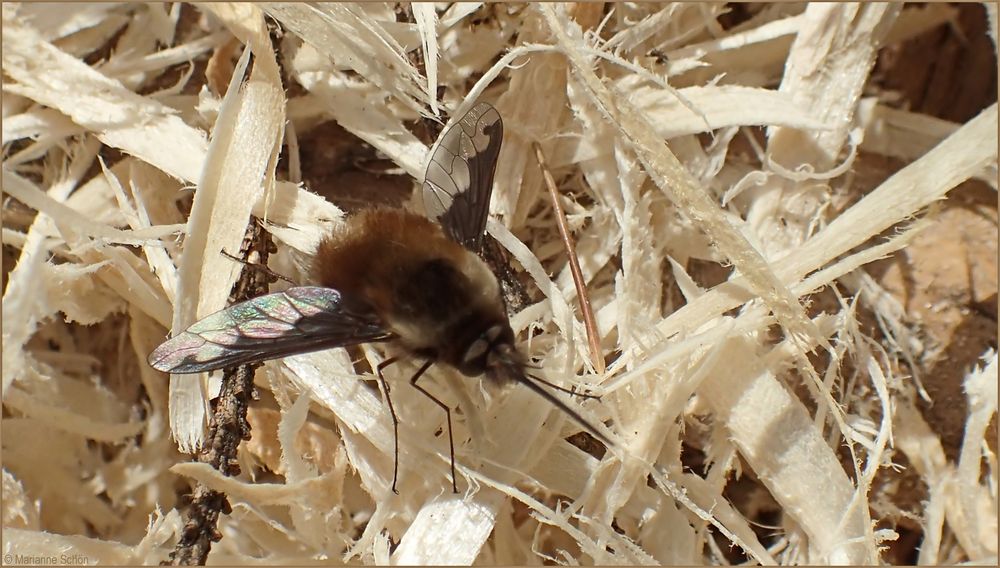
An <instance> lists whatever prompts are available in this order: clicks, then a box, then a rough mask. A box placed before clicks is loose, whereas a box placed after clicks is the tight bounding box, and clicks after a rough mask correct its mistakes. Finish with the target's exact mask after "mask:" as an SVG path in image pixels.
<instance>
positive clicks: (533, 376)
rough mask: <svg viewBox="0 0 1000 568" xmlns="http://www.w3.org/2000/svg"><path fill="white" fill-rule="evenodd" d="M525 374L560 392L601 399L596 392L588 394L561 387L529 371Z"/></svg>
mask: <svg viewBox="0 0 1000 568" xmlns="http://www.w3.org/2000/svg"><path fill="white" fill-rule="evenodd" d="M527 375H528V376H529V377H531V378H532V379H534V380H536V381H538V382H540V383H542V384H543V385H548V386H550V387H552V388H554V389H556V390H557V391H562V392H564V393H566V394H571V395H573V396H579V397H581V398H591V399H594V400H601V397H600V396H598V395H596V394H589V393H585V392H576V391H575V390H573V389H568V388H565V387H561V386H559V385H557V384H554V383H550V382H549V381H546V380H545V379H543V378H541V377H539V376H538V375H532V374H530V373H527Z"/></svg>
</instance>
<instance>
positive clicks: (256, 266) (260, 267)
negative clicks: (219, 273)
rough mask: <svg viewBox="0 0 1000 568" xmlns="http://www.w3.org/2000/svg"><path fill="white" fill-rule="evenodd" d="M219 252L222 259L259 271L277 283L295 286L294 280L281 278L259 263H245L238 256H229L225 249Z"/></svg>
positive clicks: (285, 277)
mask: <svg viewBox="0 0 1000 568" xmlns="http://www.w3.org/2000/svg"><path fill="white" fill-rule="evenodd" d="M219 252H220V253H222V256H224V257H226V258H228V259H230V260H235V261H236V262H238V263H240V264H242V265H244V266H248V267H250V268H252V269H254V270H259V271H261V272H263V273H264V274H267V275H268V276H270V277H271V278H273V279H274V280H275V281H277V280H284V281H285V282H288V283H289V284H291V285H292V286H295V285H296V282H295V281H294V280H292V279H291V278H288V277H287V276H282V275H281V274H278V273H277V272H275V271H273V270H271V269H270V268H268V267H267V265H265V264H259V263H256V262H250V261H247V260H243V259H242V258H240V257H238V256H234V255H232V254H229V252H228V251H226V249H222V250H221V251H219Z"/></svg>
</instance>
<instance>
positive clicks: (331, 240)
mask: <svg viewBox="0 0 1000 568" xmlns="http://www.w3.org/2000/svg"><path fill="white" fill-rule="evenodd" d="M313 278H314V280H315V281H316V283H317V284H319V285H321V286H325V287H328V288H333V289H336V290H340V291H341V292H342V293H343V294H344V296H345V297H347V298H353V299H356V300H360V301H363V302H365V303H366V304H367V306H369V307H370V308H371V310H372V311H374V312H375V315H376V316H377V317H378V319H379V321H381V322H382V325H383V327H384V328H385V329H386V330H387V331H389V332H390V333H391V334H392V335H393V336H394V338H395V339H397V340H398V342H399V343H400V344H401V345H402V346H403V347H405V348H406V349H407V350H409V351H410V352H412V353H413V354H415V355H418V356H420V357H423V358H425V359H429V360H436V361H441V362H443V363H446V364H448V365H450V366H452V367H455V368H456V369H458V370H459V371H461V372H462V373H463V374H465V375H467V376H479V375H481V374H483V373H484V372H486V371H488V370H489V369H490V368H491V365H489V363H490V362H492V359H491V355H493V350H494V348H497V347H499V346H500V345H507V346H511V347H512V346H513V342H514V333H513V332H512V331H511V329H510V324H509V322H508V320H507V315H506V313H505V311H504V305H503V300H502V299H501V297H500V287H499V285H498V283H497V280H496V277H495V276H494V275H493V273H492V272H491V271H490V269H489V267H488V266H487V265H486V263H485V262H483V260H482V259H481V258H479V257H478V256H477V255H475V254H473V253H471V252H470V251H469V250H468V249H466V248H465V247H463V246H461V245H459V244H458V243H456V242H455V241H453V240H451V239H450V238H449V237H447V236H446V235H445V234H444V232H443V231H442V230H441V227H440V225H438V224H436V223H434V222H431V221H430V220H428V219H427V218H425V217H422V216H420V215H416V214H414V213H410V212H408V211H404V210H400V209H370V210H366V211H361V212H359V213H357V214H355V215H353V216H352V217H350V218H349V219H348V220H347V221H346V223H344V225H343V226H341V227H340V228H339V229H338V230H337V231H335V232H334V233H333V234H332V235H331V236H330V237H328V238H327V239H325V240H324V241H323V242H322V243H321V244H320V246H319V249H318V251H317V253H316V259H315V261H314V263H313Z"/></svg>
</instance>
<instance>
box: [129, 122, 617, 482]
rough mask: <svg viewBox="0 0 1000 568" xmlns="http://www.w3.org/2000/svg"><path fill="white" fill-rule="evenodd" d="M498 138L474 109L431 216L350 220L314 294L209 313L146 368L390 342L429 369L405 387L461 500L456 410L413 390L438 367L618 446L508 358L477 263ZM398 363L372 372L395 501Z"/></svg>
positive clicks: (503, 318) (230, 362) (326, 254)
mask: <svg viewBox="0 0 1000 568" xmlns="http://www.w3.org/2000/svg"><path fill="white" fill-rule="evenodd" d="M502 138H503V123H502V122H501V120H500V114H499V113H498V112H497V111H496V109H494V108H493V107H492V106H490V105H489V104H487V103H478V104H476V105H475V106H474V107H472V109H471V110H470V111H469V112H468V113H467V114H466V115H465V116H463V117H462V119H461V120H459V121H458V122H457V123H455V124H454V125H453V126H451V127H450V128H448V129H447V130H445V131H444V133H443V134H442V135H441V137H440V138H439V139H438V141H437V142H436V143H435V145H434V147H433V148H431V152H430V161H429V162H428V166H427V173H426V175H425V176H424V177H425V179H424V185H423V198H424V205H425V209H426V212H427V217H423V216H420V215H416V214H414V213H410V212H407V211H404V210H400V209H368V210H363V211H361V212H359V213H356V214H354V215H352V216H351V217H349V218H348V219H347V220H346V222H345V223H344V224H343V225H342V226H341V227H339V228H338V229H336V230H335V231H334V232H333V233H332V234H331V235H330V236H329V237H327V238H326V239H324V240H323V241H322V242H321V243H320V245H319V248H318V250H317V253H316V255H315V259H314V261H313V267H312V276H313V279H314V281H315V282H316V283H317V284H318V286H299V287H293V288H289V289H287V290H285V291H283V292H277V293H274V294H267V295H265V296H260V297H258V298H253V299H251V300H248V301H246V302H242V303H239V304H235V305H233V306H230V307H228V308H226V309H224V310H221V311H219V312H216V313H214V314H212V315H210V316H208V317H206V318H204V319H202V320H200V321H198V322H196V323H195V324H193V325H192V326H191V327H189V328H187V329H186V330H185V331H183V332H182V333H180V334H178V335H177V336H176V337H173V338H172V339H170V340H168V341H166V342H165V343H163V344H162V345H160V346H159V347H157V348H156V349H155V350H154V351H153V352H152V353H151V354H150V355H149V364H150V366H152V367H153V368H154V369H158V370H160V371H165V372H169V373H198V372H202V371H210V370H214V369H221V368H223V367H231V366H236V365H241V364H246V363H254V362H259V361H264V360H268V359H275V358H279V357H284V356H288V355H294V354H297V353H307V352H310V351H318V350H322V349H330V348H333V347H344V346H348V345H355V344H359V343H367V342H375V341H394V342H396V344H397V345H400V346H402V347H403V349H404V351H405V352H406V353H408V354H409V355H411V356H413V357H416V358H419V359H423V360H424V363H423V364H422V365H421V366H420V367H419V369H418V370H417V372H416V373H415V374H414V375H413V377H412V378H411V379H410V384H411V385H413V386H414V387H415V388H416V389H417V390H419V391H420V392H421V393H423V394H424V395H426V396H427V397H429V398H430V399H431V400H433V401H434V402H435V403H436V404H437V405H438V406H440V407H441V408H442V409H444V411H445V414H446V416H447V419H448V442H449V445H450V449H451V478H452V488H453V489H454V490H455V492H456V493H457V492H458V486H457V483H456V481H455V443H454V440H453V438H452V433H451V411H450V410H449V408H448V406H447V405H446V404H444V403H443V402H441V401H440V400H438V399H437V398H435V397H434V396H433V395H432V394H431V393H430V392H428V391H426V390H425V389H424V388H423V387H421V386H420V385H418V384H417V380H418V379H419V378H420V377H421V376H422V375H423V373H424V372H425V371H426V370H427V369H428V368H429V367H430V366H431V365H432V364H434V363H435V362H440V363H445V364H447V365H449V366H451V367H453V368H455V369H457V370H458V371H459V372H461V373H462V374H464V375H466V376H468V377H478V376H481V375H484V374H485V375H486V377H487V378H489V379H491V380H493V381H496V382H498V383H503V382H511V381H513V382H517V383H520V384H522V385H525V386H526V387H528V388H530V389H531V390H533V391H534V392H536V393H538V394H539V395H540V396H542V397H543V398H545V399H546V400H547V401H549V402H550V403H552V404H554V405H555V406H556V407H557V408H559V409H560V410H562V411H563V412H565V413H566V414H568V415H569V416H570V417H572V418H573V419H574V420H576V421H577V422H578V423H579V424H580V425H581V426H582V427H584V428H585V429H586V430H587V431H588V432H590V433H591V434H592V435H594V436H595V437H597V438H598V439H600V440H601V441H602V442H604V443H605V444H606V445H608V446H611V445H613V444H612V442H611V441H610V440H609V439H608V438H607V437H606V436H604V435H603V434H601V433H600V432H599V431H598V430H597V429H596V428H595V427H593V426H592V425H591V424H589V423H588V422H587V421H586V420H584V418H583V417H582V416H580V414H579V413H577V412H576V411H575V410H573V409H572V408H570V406H568V405H567V404H566V403H565V402H563V401H561V400H560V399H559V398H556V397H555V396H554V395H552V394H551V393H549V392H547V391H546V390H544V389H543V388H542V387H540V386H539V385H538V384H537V383H542V384H545V385H548V386H550V387H552V388H555V389H557V390H562V391H565V392H571V391H568V390H566V389H563V388H561V387H558V386H556V385H553V384H552V383H549V382H547V381H544V380H542V379H540V378H539V377H535V376H534V375H530V374H528V373H527V372H526V367H527V366H528V364H527V361H526V359H525V358H524V356H522V355H521V354H520V353H519V352H518V351H517V349H516V348H515V347H514V332H513V331H512V330H511V327H510V322H509V321H508V319H507V314H506V311H505V305H504V302H503V298H502V296H501V293H500V286H499V284H498V282H497V278H496V277H495V276H494V274H493V273H492V272H491V271H490V269H489V268H488V267H487V265H486V263H485V262H483V260H482V259H481V258H480V257H479V256H477V254H475V253H478V252H479V250H480V247H481V244H482V240H483V235H484V233H485V228H486V216H487V214H488V212H489V203H490V194H491V192H492V186H493V174H494V171H495V169H496V164H497V156H498V155H499V153H500V143H501V140H502ZM432 219H433V221H432ZM434 221H437V222H436V223H435V222H434ZM398 359H399V357H391V358H388V359H385V360H384V361H382V362H381V363H380V364H379V365H378V366H377V368H376V374H377V375H378V379H379V381H380V383H381V385H382V388H383V391H384V392H385V394H386V402H387V403H388V406H389V412H390V414H391V415H392V421H393V432H394V434H395V450H396V454H395V461H394V464H393V475H392V490H393V491H394V492H395V491H396V477H397V474H398V472H399V430H398V428H399V420H398V418H397V417H396V412H395V410H394V409H393V407H392V401H391V400H390V399H389V389H388V385H387V384H386V382H385V378H384V377H383V375H382V371H383V370H384V369H385V368H386V367H387V366H389V365H391V364H392V363H394V362H396V361H397V360H398ZM571 394H577V393H572V392H571ZM583 396H590V397H591V398H596V397H593V396H591V395H583Z"/></svg>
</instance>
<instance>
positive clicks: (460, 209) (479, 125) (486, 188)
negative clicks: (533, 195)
mask: <svg viewBox="0 0 1000 568" xmlns="http://www.w3.org/2000/svg"><path fill="white" fill-rule="evenodd" d="M502 141H503V121H501V120H500V113H498V112H497V110H496V109H495V108H493V107H492V106H491V105H490V104H488V103H477V104H476V105H475V106H473V107H472V109H471V110H470V111H469V112H467V113H466V114H465V116H463V117H462V118H461V120H459V121H458V122H456V123H455V124H453V125H452V126H451V127H449V128H448V129H447V130H445V131H444V133H443V134H441V137H440V138H438V140H437V142H436V143H435V144H434V147H432V148H431V151H430V161H429V162H428V163H427V173H426V174H425V175H424V209H425V210H426V211H427V217H429V218H430V219H434V220H436V221H437V222H438V223H440V224H441V227H442V228H443V229H444V231H445V233H446V234H447V235H448V236H449V237H451V238H452V239H453V240H455V241H456V242H458V243H461V244H462V245H464V246H465V247H466V248H468V249H469V250H472V251H474V252H479V249H480V246H481V245H482V238H483V233H484V232H485V231H486V216H487V215H488V214H489V210H490V195H491V194H492V192H493V173H494V172H495V171H496V167H497V157H498V156H499V155H500V143H501V142H502Z"/></svg>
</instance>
